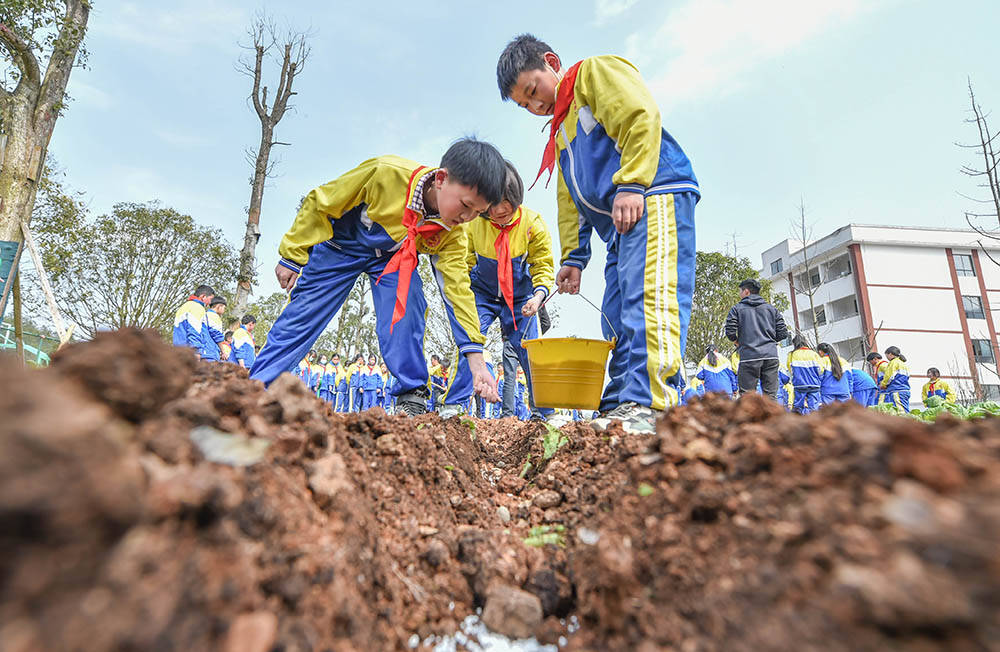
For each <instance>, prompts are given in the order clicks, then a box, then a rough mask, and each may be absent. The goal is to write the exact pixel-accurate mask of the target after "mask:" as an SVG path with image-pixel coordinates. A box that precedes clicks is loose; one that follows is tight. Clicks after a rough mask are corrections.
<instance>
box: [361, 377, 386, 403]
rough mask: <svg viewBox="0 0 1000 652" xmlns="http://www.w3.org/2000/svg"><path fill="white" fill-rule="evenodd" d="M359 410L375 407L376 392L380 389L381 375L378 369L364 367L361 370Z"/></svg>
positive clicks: (381, 383)
mask: <svg viewBox="0 0 1000 652" xmlns="http://www.w3.org/2000/svg"><path fill="white" fill-rule="evenodd" d="M360 383H361V392H362V395H361V396H362V398H361V409H362V410H367V409H368V408H372V407H375V399H376V398H377V397H378V390H380V389H382V385H383V381H382V374H381V372H379V370H378V367H371V366H365V367H363V368H362V369H361V380H360Z"/></svg>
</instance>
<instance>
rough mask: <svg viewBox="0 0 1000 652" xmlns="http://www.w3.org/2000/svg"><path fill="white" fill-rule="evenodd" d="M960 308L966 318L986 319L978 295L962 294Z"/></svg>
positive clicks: (981, 301)
mask: <svg viewBox="0 0 1000 652" xmlns="http://www.w3.org/2000/svg"><path fill="white" fill-rule="evenodd" d="M962 308H963V309H964V310H965V318H966V319H986V313H984V312H983V300H982V299H980V298H979V297H969V296H964V295H963V296H962Z"/></svg>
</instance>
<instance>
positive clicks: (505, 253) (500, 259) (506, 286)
mask: <svg viewBox="0 0 1000 652" xmlns="http://www.w3.org/2000/svg"><path fill="white" fill-rule="evenodd" d="M517 212H518V216H517V219H516V220H512V221H511V222H510V223H509V224H506V225H504V226H500V225H499V224H494V223H493V222H490V224H493V227H494V228H495V229H497V230H499V231H500V234H499V235H497V239H496V240H494V241H493V246H494V247H495V248H496V252H497V280H498V281H499V282H500V292H501V293H502V294H503V299H504V301H505V302H506V303H507V307H508V308H510V314H511V315H514V265H513V263H512V262H511V260H510V240H509V239H508V237H507V233H508V232H510V230H511V229H513V228H514V227H515V226H517V225H518V224H519V223H520V221H521V215H520V212H521V209H520V208H518V209H517ZM514 330H517V315H514Z"/></svg>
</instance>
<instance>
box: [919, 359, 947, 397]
mask: <svg viewBox="0 0 1000 652" xmlns="http://www.w3.org/2000/svg"><path fill="white" fill-rule="evenodd" d="M927 377H928V378H929V379H930V380H928V381H927V382H926V383H924V386H923V388H922V389H921V390H920V400H921V401H923V403H924V405H927V399H929V398H932V397H934V396H937V397H939V398H943V399H944V400H945V403H954V402H955V390H953V389H952V388H951V385H950V384H949V383H948V382H947V381H945V380H942V379H941V371H940V370H938V368H937V367H931V368H930V369H928V370H927Z"/></svg>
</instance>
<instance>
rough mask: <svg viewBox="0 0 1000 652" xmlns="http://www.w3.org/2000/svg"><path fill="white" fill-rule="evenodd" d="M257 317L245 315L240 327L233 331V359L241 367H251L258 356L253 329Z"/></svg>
mask: <svg viewBox="0 0 1000 652" xmlns="http://www.w3.org/2000/svg"><path fill="white" fill-rule="evenodd" d="M256 325H257V318H256V317H254V316H253V315H243V319H241V320H240V327H239V328H237V329H236V330H235V331H233V352H232V354H231V356H230V357H231V358H232V361H233V362H235V363H236V364H238V365H240V366H241V367H245V368H246V369H249V368H250V367H252V366H253V363H254V360H255V359H256V358H257V345H256V344H255V343H254V341H253V329H254V326H256Z"/></svg>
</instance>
